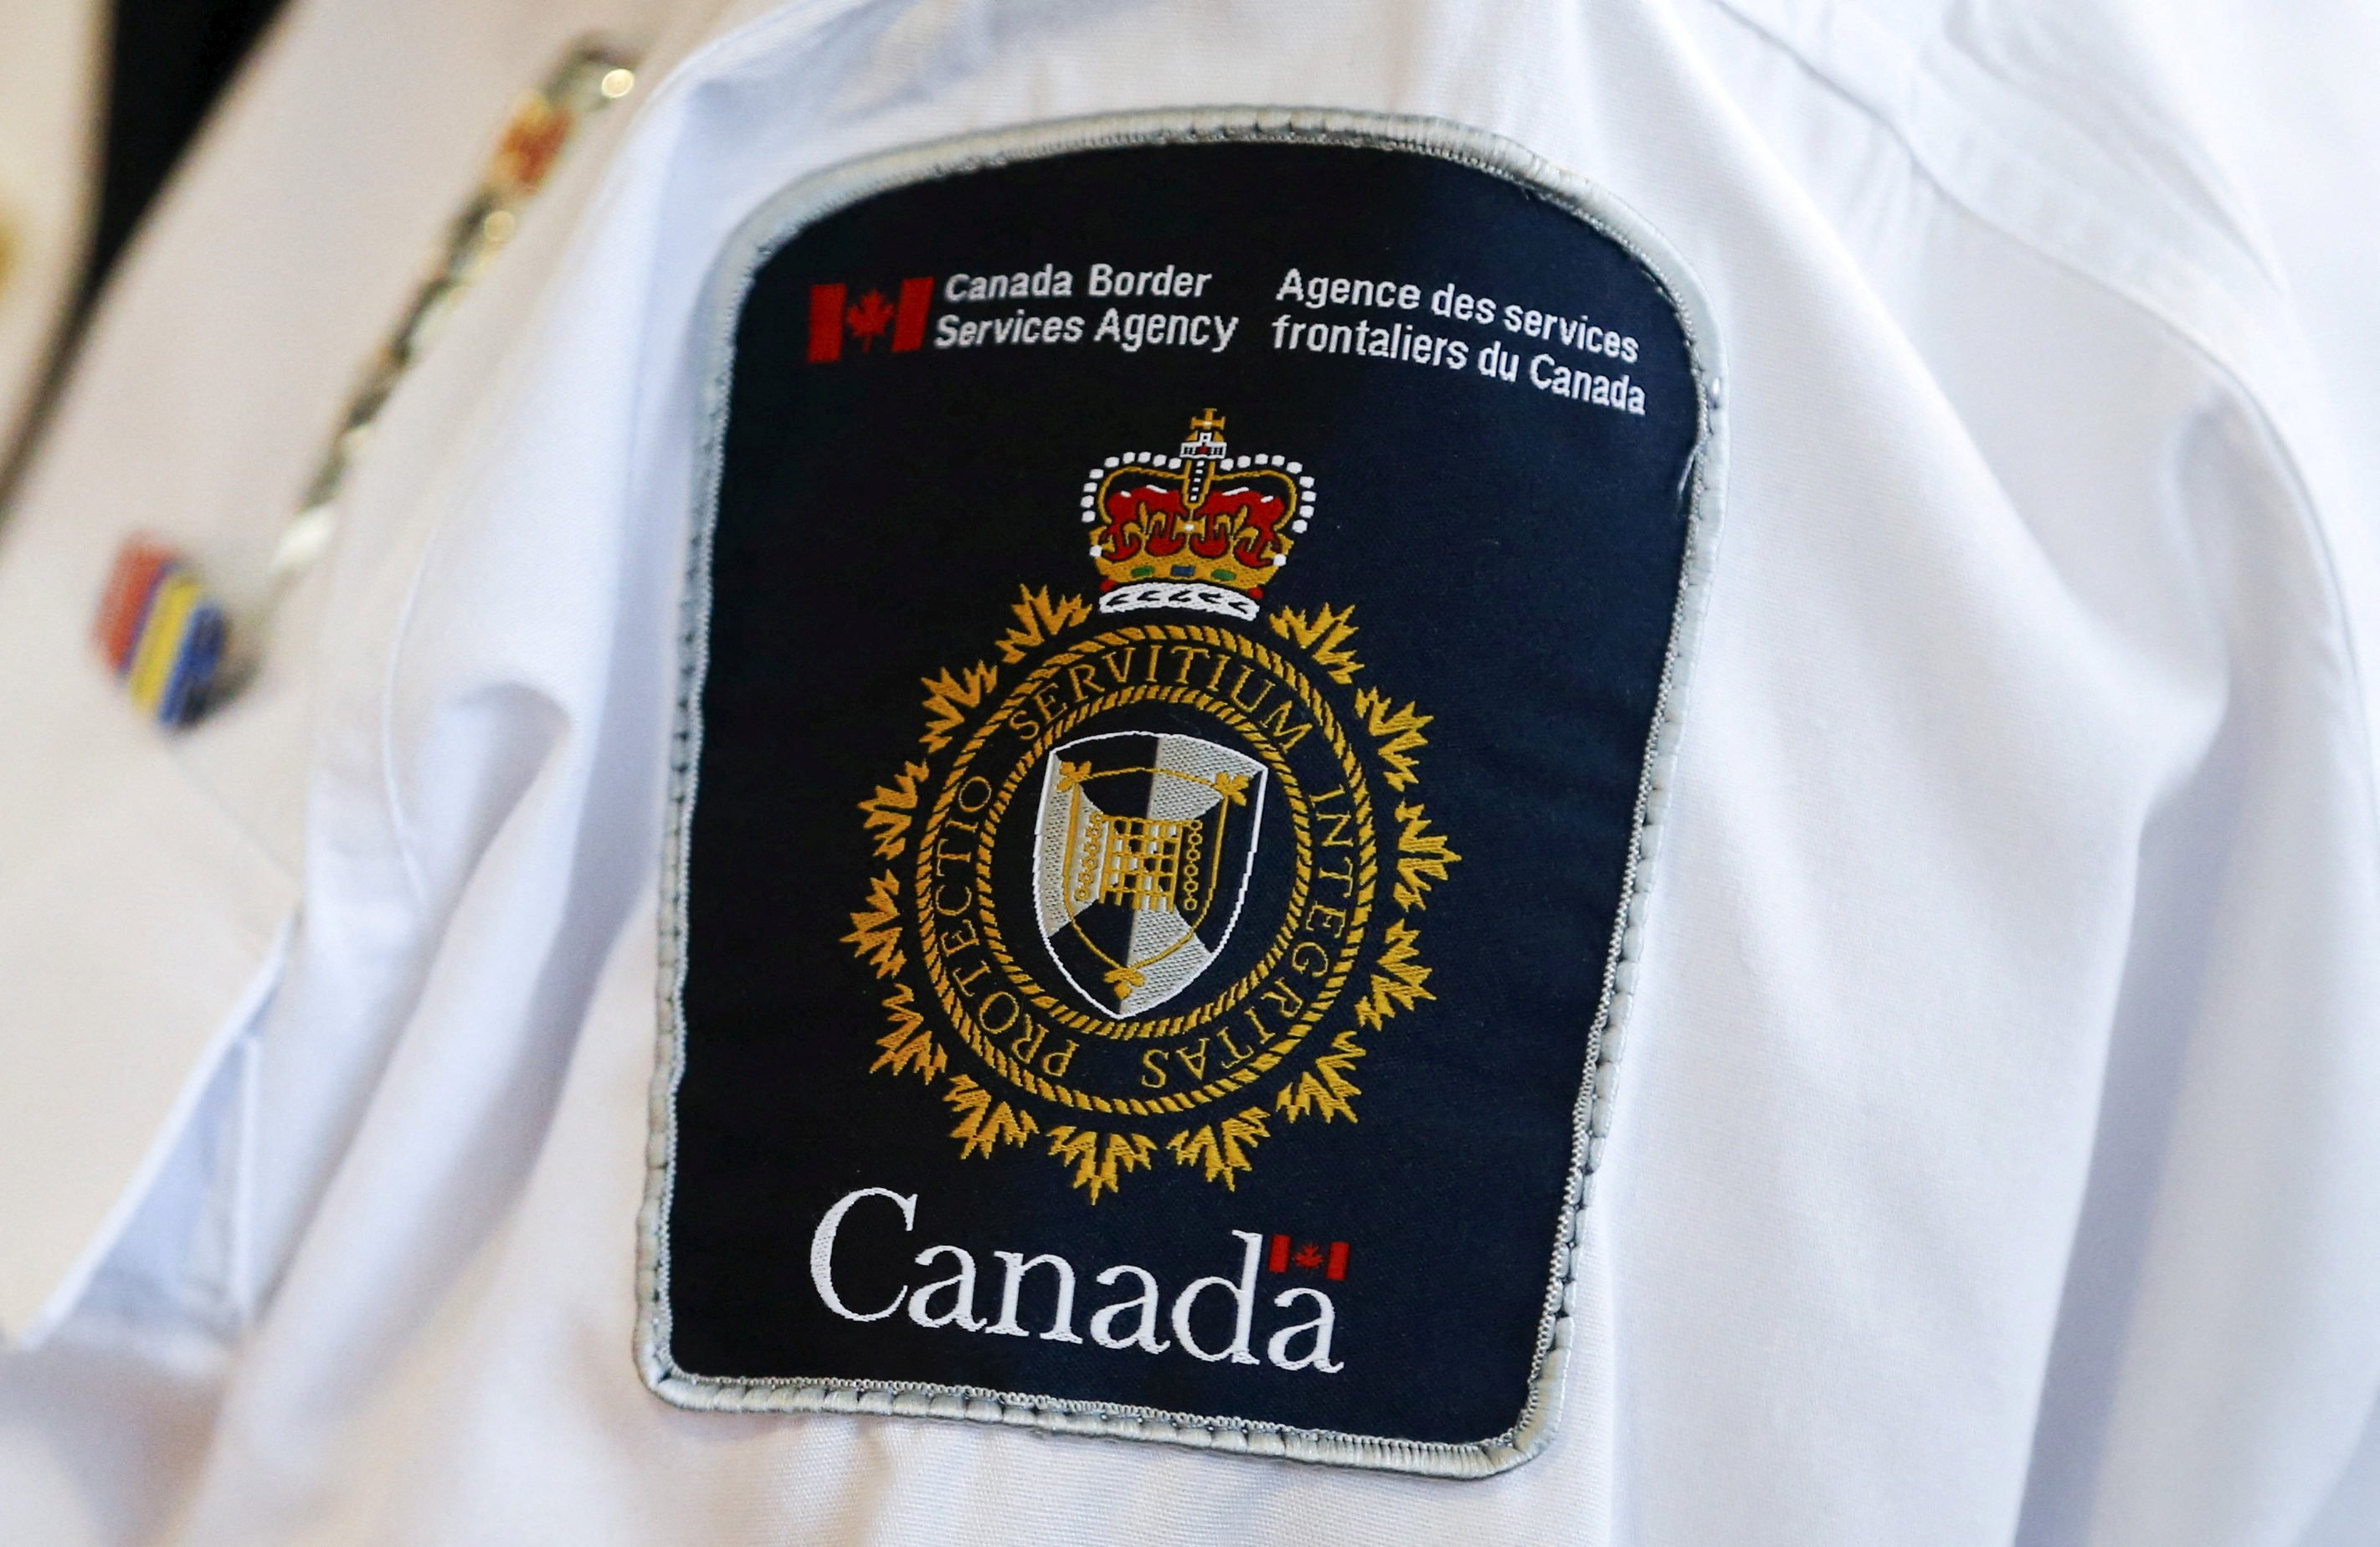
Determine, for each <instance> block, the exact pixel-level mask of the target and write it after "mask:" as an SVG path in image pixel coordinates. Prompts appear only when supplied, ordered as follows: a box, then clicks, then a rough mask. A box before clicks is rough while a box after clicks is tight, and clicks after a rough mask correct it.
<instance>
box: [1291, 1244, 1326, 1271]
mask: <svg viewBox="0 0 2380 1547" xmlns="http://www.w3.org/2000/svg"><path fill="white" fill-rule="evenodd" d="M1291 1261H1293V1262H1295V1263H1296V1264H1297V1265H1298V1266H1299V1267H1301V1268H1318V1267H1320V1266H1322V1249H1321V1248H1320V1247H1318V1246H1316V1245H1315V1244H1314V1243H1313V1242H1312V1241H1308V1242H1306V1243H1305V1245H1304V1246H1302V1247H1299V1248H1298V1249H1297V1255H1296V1256H1295V1257H1293V1258H1292V1259H1291Z"/></svg>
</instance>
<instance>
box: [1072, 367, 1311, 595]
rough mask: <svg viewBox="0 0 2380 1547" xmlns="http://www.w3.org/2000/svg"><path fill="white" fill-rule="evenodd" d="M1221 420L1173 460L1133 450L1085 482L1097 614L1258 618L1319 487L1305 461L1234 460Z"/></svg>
mask: <svg viewBox="0 0 2380 1547" xmlns="http://www.w3.org/2000/svg"><path fill="white" fill-rule="evenodd" d="M1230 452H1231V447H1230V445H1229V444H1228V443H1226V442H1225V441H1224V439H1223V416H1222V415H1221V414H1220V413H1219V412H1217V411H1216V410H1215V409H1213V408H1208V410H1207V411H1206V412H1205V413H1203V414H1200V415H1198V416H1197V417H1196V419H1193V420H1191V421H1190V436H1189V439H1187V440H1185V441H1184V442H1183V443H1182V449H1181V451H1180V452H1179V453H1178V454H1177V455H1174V456H1167V455H1165V454H1163V453H1161V452H1154V451H1135V452H1130V453H1126V454H1124V455H1123V456H1117V457H1109V458H1108V459H1107V461H1106V462H1104V463H1103V464H1101V465H1100V466H1099V467H1096V468H1093V469H1091V471H1090V476H1089V478H1088V479H1087V480H1086V481H1085V482H1084V484H1083V519H1084V520H1085V521H1087V522H1089V523H1090V525H1091V561H1092V562H1093V563H1094V564H1097V565H1098V566H1099V575H1100V578H1101V584H1100V596H1099V610H1100V611H1101V612H1107V613H1123V612H1135V611H1138V610H1140V609H1143V608H1148V607H1186V608H1189V609H1191V610H1192V611H1195V612H1202V613H1222V614H1226V615H1230V616H1233V617H1239V618H1252V617H1254V616H1256V615H1257V602H1258V601H1259V600H1261V599H1262V597H1263V596H1264V588H1265V586H1266V585H1267V583H1269V581H1270V580H1271V579H1272V578H1273V577H1274V576H1275V575H1276V574H1278V573H1279V572H1280V570H1281V566H1283V565H1285V564H1287V563H1288V562H1289V552H1290V549H1291V548H1292V547H1293V546H1294V545H1295V539H1294V538H1293V535H1292V534H1293V533H1295V532H1302V531H1304V530H1305V523H1306V521H1307V519H1308V518H1311V516H1312V515H1313V512H1314V480H1313V478H1312V477H1310V476H1308V475H1307V473H1306V471H1305V469H1304V468H1303V467H1302V466H1300V465H1299V464H1298V463H1295V462H1292V461H1290V460H1288V459H1287V458H1286V457H1273V456H1269V455H1267V456H1241V457H1233V456H1232V455H1231V454H1230Z"/></svg>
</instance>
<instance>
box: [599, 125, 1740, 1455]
mask: <svg viewBox="0 0 2380 1547" xmlns="http://www.w3.org/2000/svg"><path fill="white" fill-rule="evenodd" d="M714 310H715V318H716V332H715V336H714V338H713V340H712V345H711V347H712V350H713V353H712V356H711V360H710V364H711V370H710V375H709V378H708V379H709V380H710V381H711V382H712V384H713V394H714V399H715V400H714V401H713V403H712V404H711V416H710V433H711V436H712V443H711V445H710V448H709V457H708V465H707V470H706V481H705V485H704V499H705V506H704V517H705V520H704V523H703V525H702V528H701V530H698V532H697V533H696V535H695V539H694V544H693V559H692V572H691V576H690V581H689V587H688V602H687V625H686V638H685V659H684V662H683V698H682V700H681V704H680V716H681V723H680V739H679V748H680V771H679V776H678V780H677V786H676V789H675V792H674V810H673V820H672V822H671V835H670V844H671V853H670V855H669V859H668V864H667V866H666V875H667V895H666V896H665V897H664V899H663V902H664V907H663V926H662V930H663V937H662V954H663V979H662V981H663V989H664V1004H663V1007H662V1055H661V1061H660V1065H661V1066H660V1070H659V1073H658V1075H657V1078H656V1081H655V1090H654V1124H655V1130H656V1131H655V1142H654V1145H653V1154H654V1155H655V1157H656V1161H655V1165H654V1173H653V1180H652V1186H651V1191H650V1200H649V1203H648V1207H647V1210H646V1217H645V1224H644V1253H645V1256H644V1263H643V1273H642V1284H641V1287H642V1292H643V1295H644V1299H645V1304H644V1309H643V1314H642V1315H641V1317H640V1319H639V1334H638V1340H639V1354H640V1358H641V1360H642V1363H643V1366H644V1370H645V1374H646V1378H647V1380H648V1381H649V1382H650V1384H651V1385H652V1386H653V1388H654V1389H655V1390H656V1391H657V1392H659V1393H660V1394H661V1395H663V1396H664V1397H666V1398H668V1399H669V1400H671V1401H674V1402H677V1403H680V1404H682V1405H685V1406H689V1407H711V1408H776V1409H832V1410H837V1411H850V1412H866V1413H881V1414H901V1415H917V1416H939V1417H951V1418H963V1419H977V1420H985V1421H995V1422H1005V1423H1022V1424H1027V1425H1033V1426H1038V1427H1041V1428H1044V1429H1049V1430H1055V1431H1069V1432H1078V1433H1088V1434H1101V1435H1110V1436H1118V1437H1128V1438H1139V1439H1156V1440H1167V1441H1172V1442H1175V1443H1188V1444H1195V1445H1200V1446H1205V1447H1210V1448H1214V1449H1221V1450H1234V1451H1243V1452H1248V1453H1254V1454H1259V1455H1271V1456H1290V1457H1295V1458H1300V1459H1308V1460H1321V1461H1333V1462H1340V1463H1344V1464H1351V1465H1361V1466H1372V1467H1382V1468H1394V1469H1400V1470H1406V1471H1417V1472H1429V1473H1438V1474H1443V1475H1452V1476H1476V1475H1483V1474H1486V1473H1488V1472H1493V1471H1497V1470H1500V1469H1502V1468H1506V1467H1509V1466H1512V1465H1513V1464H1515V1463H1517V1462H1518V1461H1520V1460H1522V1459H1524V1458H1525V1457H1526V1456H1528V1455H1530V1454H1532V1453H1533V1452H1534V1451H1535V1450H1536V1449H1537V1448H1538V1447H1540V1446H1541V1445H1542V1444H1543V1443H1545V1441H1546V1440H1547V1438H1548V1435H1549V1433H1550V1431H1551V1424H1552V1420H1553V1417H1554V1413H1555V1410H1556V1408H1557V1407H1558V1406H1559V1400H1560V1364H1561V1360H1560V1346H1561V1344H1562V1339H1563V1336H1564V1328H1565V1317H1566V1296H1567V1294H1568V1292H1569V1289H1568V1278H1569V1273H1570V1268H1569V1263H1570V1260H1571V1253H1572V1245H1573V1236H1574V1231H1575V1224H1576V1218H1577V1213H1578V1211H1579V1210H1580V1209H1582V1208H1583V1207H1584V1206H1585V1188H1586V1178H1587V1175H1588V1173H1589V1172H1590V1170H1591V1169H1592V1162H1593V1158H1594V1153H1595V1149H1596V1136H1597V1134H1599V1133H1600V1131H1601V1125H1602V1112H1601V1104H1600V1103H1601V1101H1602V1093H1603V1092H1604V1091H1605V1090H1606V1089H1607V1088H1608V1083H1609V1082H1608V1079H1606V1078H1602V1077H1601V1076H1600V1075H1599V1073H1598V1071H1599V1069H1601V1068H1602V1067H1603V1066H1604V1065H1605V1064H1606V1063H1607V1062H1608V1058H1609V1051H1610V1050H1611V1048H1612V1047H1613V1046H1614V1045H1615V1044H1616V1040H1617V1039H1616V1034H1615V1033H1616V1029H1617V1025H1618V1022H1619V1019H1620V1017H1621V1013H1622V1010H1623V1007H1624V1005H1625V999H1626V994H1625V988H1626V983H1627V981H1628V978H1629V976H1630V970H1631V969H1630V968H1629V965H1628V961H1627V957H1628V956H1629V955H1630V954H1631V953H1632V952H1633V948H1634V946H1633V935H1631V934H1630V933H1629V932H1627V931H1626V930H1624V929H1623V928H1622V927H1621V921H1622V920H1624V919H1626V918H1627V917H1628V915H1629V912H1630V910H1631V909H1632V908H1633V906H1634V901H1635V895H1636V892H1637V890H1638V889H1639V887H1640V886H1641V884H1642V880H1641V872H1640V867H1639V863H1638V861H1639V859H1640V857H1641V856H1642V855H1643V854H1644V853H1645V852H1646V850H1647V848H1648V847H1649V845H1648V842H1647V834H1648V833H1649V830H1650V828H1651V825H1652V824H1653V822H1655V821H1656V820H1657V818H1658V794H1659V788H1660V784H1661V777H1660V767H1661V763H1662V760H1663V759H1664V758H1665V757H1666V756H1667V755H1668V752H1669V749H1670V746H1671V745H1672V743H1673V741H1674V731H1675V727H1674V725H1673V723H1672V722H1673V716H1674V713H1675V708H1674V705H1675V699H1676V693H1677V688H1678V687H1679V680H1680V676H1681V673H1682V666H1683V662H1684V658H1685V648H1684V647H1685V641H1686V640H1687V639H1688V637H1689V636H1690V634H1691V631H1692V620H1693V617H1694V613H1695V611H1696V606H1697V599H1698V597H1699V595H1700V591H1701V584H1700V575H1701V572H1702V567H1703V565H1704V563H1705V562H1706V545H1707V543H1708V541H1709V538H1710V535H1711V527H1712V523H1713V520H1714V512H1715V495H1714V493H1712V491H1713V490H1714V488H1715V481H1716V477H1717V474H1716V469H1715V463H1716V457H1717V439H1716V428H1717V420H1716V404H1717V396H1716V387H1715V382H1716V374H1715V372H1714V370H1713V368H1712V366H1711V362H1710V360H1709V358H1708V355H1707V350H1708V343H1707V339H1706V336H1705V335H1704V334H1703V332H1702V331H1701V328H1700V325H1699V323H1697V322H1696V320H1695V319H1696V315H1697V310H1696V303H1695V302H1694V298H1693V293H1692V291H1691V288H1690V286H1688V283H1687V281H1686V279H1685V277H1684V275H1683V274H1682V270H1681V269H1680V267H1679V266H1678V265H1677V264H1676V262H1674V261H1673V260H1672V259H1670V257H1669V256H1668V254H1667V250H1666V248H1665V247H1663V245H1662V244H1661V243H1660V242H1659V241H1658V238H1655V237H1654V236H1653V235H1652V234H1651V233H1650V232H1649V231H1647V230H1645V228H1644V226H1643V225H1642V224H1641V223H1640V222H1638V221H1637V220H1636V219H1635V218H1634V217H1633V215H1631V214H1630V213H1628V212H1627V211H1625V210H1624V209H1622V208H1621V207H1620V206H1619V205H1618V204H1617V203H1616V202H1615V201H1611V200H1609V198H1608V197H1606V196H1603V195H1601V194H1599V193H1597V192H1596V191H1594V190H1592V189H1587V188H1585V187H1584V186H1583V185H1580V184H1579V183H1577V182H1576V181H1574V180H1573V179H1570V178H1567V177H1563V176H1561V175H1559V174H1557V173H1555V172H1553V171H1551V170H1550V169H1548V168H1547V167H1546V166H1544V165H1543V164H1541V163H1538V162H1536V160H1535V159H1534V158H1532V157H1530V156H1528V155H1527V154H1526V152H1521V151H1519V150H1517V149H1516V148H1514V147H1512V146H1510V145H1507V144H1505V143H1503V142H1501V141H1497V140H1489V139H1487V138H1485V137H1482V136H1478V135H1475V134H1472V133H1469V132H1467V131H1463V130H1459V129H1455V128H1451V127H1449V126H1445V125H1440V124H1434V123H1424V122H1420V121H1416V120H1402V119H1388V118H1377V117H1368V116H1345V115H1258V114H1240V115H1236V116H1235V115H1229V114H1220V113H1219V114H1206V115H1197V116H1182V115H1172V116H1139V117H1133V118H1126V119H1116V120H1103V121H1098V122H1090V123H1075V124H1065V125H1059V126H1054V127H1050V128H1039V129H1033V130H1026V131H1019V132H1015V133H1011V134H1006V135H1002V136H999V137H995V138H990V139H983V140H969V141H963V142H959V143H956V144H953V145H950V146H943V147H935V148H929V149H927V150H923V151H917V152H905V153H904V154H901V155H897V156H892V157H887V158H883V159H880V160H878V161H874V162H870V163H867V164H859V165H856V166H853V167H848V168H844V169H842V170H840V171H837V172H833V173H830V174H827V175H825V176H823V177H820V178H817V179H814V180H812V181H810V182H808V183H807V184H804V185H802V186H801V187H798V188H795V189H792V190H790V191H789V192H788V193H786V194H785V195H783V196H782V197H781V198H780V199H779V200H777V201H775V202H773V203H772V204H771V206H769V207H768V208H767V209H765V210H764V211H762V212H761V213H760V214H759V216H758V217H756V219H755V221H754V222H753V223H751V224H750V225H748V226H747V230H746V233H745V235H744V236H743V237H742V238H739V239H738V242H737V243H736V245H735V247H734V248H733V249H732V250H731V252H730V254H729V256H728V258H727V260H726V261H725V262H724V263H723V265H722V272H721V277H720V280H719V284H718V287H717V291H716V298H715V309H714Z"/></svg>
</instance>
